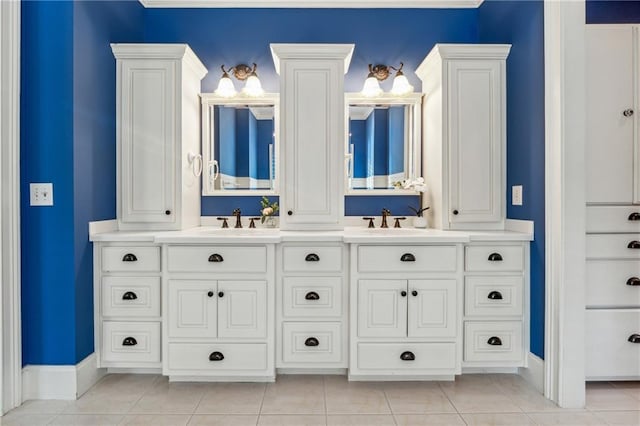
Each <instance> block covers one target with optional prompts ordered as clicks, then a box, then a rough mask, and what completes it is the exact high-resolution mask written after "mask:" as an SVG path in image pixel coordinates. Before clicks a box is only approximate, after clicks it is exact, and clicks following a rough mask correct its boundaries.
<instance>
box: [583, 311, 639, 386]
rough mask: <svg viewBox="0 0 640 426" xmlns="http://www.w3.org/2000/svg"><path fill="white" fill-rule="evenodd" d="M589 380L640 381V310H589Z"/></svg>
mask: <svg viewBox="0 0 640 426" xmlns="http://www.w3.org/2000/svg"><path fill="white" fill-rule="evenodd" d="M586 315H587V323H586V330H585V331H586V347H587V354H586V357H587V360H586V367H585V369H586V376H587V379H589V378H607V377H611V378H615V377H620V378H624V377H628V378H632V377H640V343H632V342H630V341H629V338H630V337H631V336H632V335H634V334H635V335H638V337H637V339H636V340H638V341H640V310H638V309H634V310H607V309H602V310H593V309H587V314H586Z"/></svg>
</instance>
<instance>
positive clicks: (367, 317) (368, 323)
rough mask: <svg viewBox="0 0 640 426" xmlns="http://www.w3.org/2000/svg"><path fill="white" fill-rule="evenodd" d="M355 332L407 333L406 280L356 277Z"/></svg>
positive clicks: (368, 334)
mask: <svg viewBox="0 0 640 426" xmlns="http://www.w3.org/2000/svg"><path fill="white" fill-rule="evenodd" d="M358 336H359V337H406V336H407V282H406V281H405V280H360V281H358Z"/></svg>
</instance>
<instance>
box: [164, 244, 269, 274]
mask: <svg viewBox="0 0 640 426" xmlns="http://www.w3.org/2000/svg"><path fill="white" fill-rule="evenodd" d="M167 251H168V257H167V258H168V264H169V267H168V269H169V271H170V272H242V273H251V272H265V271H266V270H267V249H266V248H265V247H264V246H259V247H257V246H256V247H252V246H244V247H241V246H224V245H221V246H169V247H168V248H167Z"/></svg>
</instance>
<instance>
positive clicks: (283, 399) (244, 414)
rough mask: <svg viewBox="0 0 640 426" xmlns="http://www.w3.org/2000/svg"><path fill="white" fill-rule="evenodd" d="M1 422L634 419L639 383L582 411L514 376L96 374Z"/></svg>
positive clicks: (223, 425) (361, 424) (600, 390)
mask: <svg viewBox="0 0 640 426" xmlns="http://www.w3.org/2000/svg"><path fill="white" fill-rule="evenodd" d="M0 424H2V425H3V426H9V425H28V426H38V425H92V426H93V425H100V426H107V425H154V426H155V425H157V426H163V425H165V426H173V425H183V426H184V425H210V426H246V425H252V426H256V425H292V426H305V425H309V426H316V425H323V426H334V425H336V426H337V425H354V426H378V425H380V426H382V425H398V426H404V425H510V426H516V425H568V426H569V425H570V426H582V425H629V426H631V425H633V426H640V382H620V383H616V382H611V383H590V384H588V385H587V406H586V409H584V410H563V409H560V408H558V407H557V406H556V405H555V404H553V403H552V402H550V401H548V400H546V399H545V398H544V397H542V395H540V394H538V393H537V392H536V391H535V390H534V389H532V388H531V386H529V385H528V384H527V383H526V382H525V381H524V380H523V379H522V378H521V377H519V376H516V375H507V374H491V375H464V376H460V377H458V378H457V380H456V381H455V382H408V383H402V382H348V381H347V380H346V378H345V377H342V376H279V377H278V381H277V382H276V383H269V384H256V383H169V382H168V381H167V379H166V378H165V377H161V376H153V375H133V374H114V375H109V376H106V377H104V378H103V379H102V380H101V381H100V382H99V383H97V384H96V385H95V386H94V387H93V388H91V389H90V390H89V391H88V392H87V393H86V394H85V395H83V396H82V397H81V398H80V399H79V400H77V401H27V402H26V403H25V404H24V405H23V406H21V407H19V408H17V409H15V410H13V411H11V412H10V413H8V414H7V415H6V416H5V417H2V418H0Z"/></svg>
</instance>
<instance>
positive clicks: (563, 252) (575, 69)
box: [544, 0, 586, 408]
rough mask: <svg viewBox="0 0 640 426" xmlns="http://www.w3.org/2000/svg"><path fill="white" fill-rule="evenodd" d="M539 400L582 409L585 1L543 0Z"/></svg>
mask: <svg viewBox="0 0 640 426" xmlns="http://www.w3.org/2000/svg"><path fill="white" fill-rule="evenodd" d="M544 50H545V52H544V61H545V205H546V206H545V221H546V223H545V239H546V244H545V263H546V267H545V269H546V271H545V298H546V303H545V306H546V308H545V354H544V355H545V357H544V361H545V391H544V393H545V396H546V397H547V398H549V399H551V400H553V401H555V402H557V403H558V405H560V406H561V407H564V408H582V407H584V405H585V373H584V365H585V356H584V347H585V344H584V342H585V340H584V336H585V327H584V319H585V309H584V307H585V295H584V278H585V240H586V238H585V220H586V219H585V217H586V210H585V199H586V196H585V182H586V180H585V166H584V155H585V147H584V140H585V124H586V121H585V115H586V113H585V106H584V105H585V100H586V93H585V92H586V90H585V89H586V83H585V82H586V78H585V70H584V66H585V1H584V0H572V1H567V0H563V1H558V0H544Z"/></svg>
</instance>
